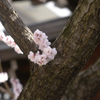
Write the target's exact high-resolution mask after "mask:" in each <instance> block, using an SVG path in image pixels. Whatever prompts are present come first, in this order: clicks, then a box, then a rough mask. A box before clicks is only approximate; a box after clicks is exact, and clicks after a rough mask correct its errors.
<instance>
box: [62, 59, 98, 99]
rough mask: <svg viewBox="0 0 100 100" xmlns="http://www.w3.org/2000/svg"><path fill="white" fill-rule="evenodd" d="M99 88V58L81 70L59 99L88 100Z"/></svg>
mask: <svg viewBox="0 0 100 100" xmlns="http://www.w3.org/2000/svg"><path fill="white" fill-rule="evenodd" d="M99 90H100V58H99V59H98V60H97V61H96V63H95V64H93V65H92V66H91V67H89V68H88V69H86V70H84V71H81V72H80V73H79V75H78V76H77V78H76V79H75V80H74V81H73V83H72V84H71V85H70V86H69V87H68V89H67V91H66V92H65V94H64V96H63V97H62V99H61V100H90V99H91V98H92V97H93V96H94V95H95V94H96V93H97V92H98V91H99Z"/></svg>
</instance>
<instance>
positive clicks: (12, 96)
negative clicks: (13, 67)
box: [0, 60, 14, 99]
mask: <svg viewBox="0 0 100 100" xmlns="http://www.w3.org/2000/svg"><path fill="white" fill-rule="evenodd" d="M0 72H3V69H2V65H1V60H0ZM4 86H5V88H6V89H7V90H6V89H5V90H6V91H7V92H8V93H9V94H10V96H11V98H12V99H13V98H14V95H13V94H12V93H11V92H10V89H9V85H8V83H7V82H4Z"/></svg>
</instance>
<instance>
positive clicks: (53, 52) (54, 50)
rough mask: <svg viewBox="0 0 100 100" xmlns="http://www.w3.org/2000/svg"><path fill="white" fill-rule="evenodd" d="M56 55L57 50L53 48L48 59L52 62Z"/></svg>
mask: <svg viewBox="0 0 100 100" xmlns="http://www.w3.org/2000/svg"><path fill="white" fill-rule="evenodd" d="M56 54H57V50H56V48H53V49H52V50H51V53H50V55H49V56H48V58H50V59H51V60H53V59H54V57H55V55H56Z"/></svg>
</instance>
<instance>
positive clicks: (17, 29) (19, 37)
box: [0, 0, 37, 55]
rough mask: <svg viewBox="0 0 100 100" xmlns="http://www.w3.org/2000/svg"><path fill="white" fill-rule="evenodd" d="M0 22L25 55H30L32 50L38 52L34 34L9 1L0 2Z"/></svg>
mask: <svg viewBox="0 0 100 100" xmlns="http://www.w3.org/2000/svg"><path fill="white" fill-rule="evenodd" d="M0 21H1V22H2V24H3V25H4V27H5V29H6V30H7V32H8V33H9V34H10V35H11V36H12V37H13V38H14V40H15V42H16V43H17V44H18V45H19V47H20V48H21V50H22V51H23V52H24V54H25V55H28V54H29V51H30V50H32V51H34V52H35V51H36V49H37V46H36V45H35V43H34V41H33V37H32V32H31V31H30V29H29V28H28V27H27V26H26V25H25V24H24V23H23V22H22V20H21V19H20V18H19V16H18V14H17V13H16V11H15V10H14V9H13V8H12V7H11V5H10V4H9V3H8V1H7V0H0Z"/></svg>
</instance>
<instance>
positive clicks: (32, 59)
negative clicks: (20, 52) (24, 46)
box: [28, 51, 35, 62]
mask: <svg viewBox="0 0 100 100" xmlns="http://www.w3.org/2000/svg"><path fill="white" fill-rule="evenodd" d="M28 59H30V60H31V61H32V62H34V59H35V54H34V53H33V52H32V51H30V52H29V55H28Z"/></svg>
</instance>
